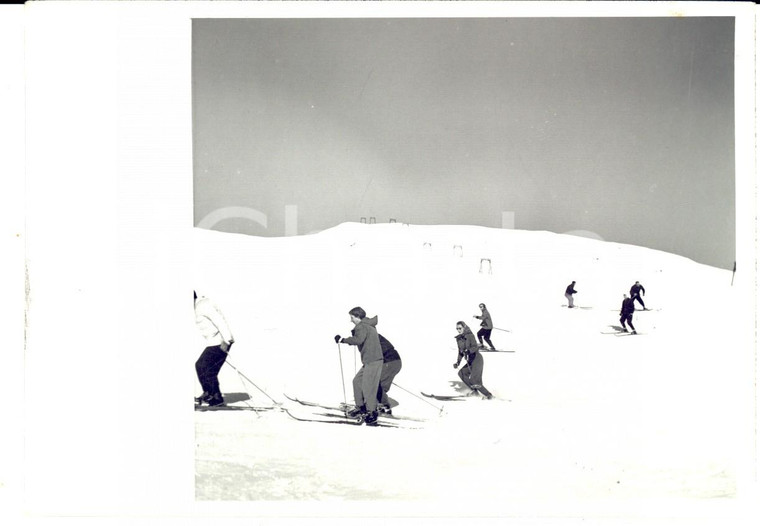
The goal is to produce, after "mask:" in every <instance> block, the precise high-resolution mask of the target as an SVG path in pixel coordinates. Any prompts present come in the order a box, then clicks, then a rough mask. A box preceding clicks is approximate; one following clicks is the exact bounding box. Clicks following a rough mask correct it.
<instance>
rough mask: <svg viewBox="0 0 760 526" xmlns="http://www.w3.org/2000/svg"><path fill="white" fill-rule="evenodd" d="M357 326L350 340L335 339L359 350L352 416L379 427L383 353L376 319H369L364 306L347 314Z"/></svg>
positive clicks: (338, 336)
mask: <svg viewBox="0 0 760 526" xmlns="http://www.w3.org/2000/svg"><path fill="white" fill-rule="evenodd" d="M348 314H349V316H351V322H352V323H353V324H354V325H355V327H354V331H353V332H354V335H353V336H350V337H348V338H341V337H340V335H339V334H338V335H336V336H335V341H336V342H338V343H347V344H349V345H356V346H357V347H359V353H360V354H361V357H362V366H361V368H360V369H359V371H358V372H357V373H356V376H355V377H354V382H353V385H354V402H355V403H356V407H355V408H354V409H353V410H352V411H350V412H349V413H348V414H349V416H360V415H361V416H362V417H363V419H364V423H366V424H367V425H368V426H371V425H377V389H378V387H379V385H380V376H381V374H382V372H383V350H382V348H381V347H380V338H379V337H378V335H377V329H375V325H377V316H375V317H373V318H367V313H366V312H364V309H362V308H361V307H354V308H353V309H351V310H350V311H349V312H348Z"/></svg>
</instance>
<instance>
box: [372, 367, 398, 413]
mask: <svg viewBox="0 0 760 526" xmlns="http://www.w3.org/2000/svg"><path fill="white" fill-rule="evenodd" d="M400 370H401V360H393V361H392V362H385V363H384V364H383V372H382V373H381V375H380V386H379V387H378V388H377V401H378V403H381V404H385V405H388V391H389V390H390V388H391V385H392V384H393V379H394V378H396V375H397V374H398V373H399V371H400Z"/></svg>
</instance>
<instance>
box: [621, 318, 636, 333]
mask: <svg viewBox="0 0 760 526" xmlns="http://www.w3.org/2000/svg"><path fill="white" fill-rule="evenodd" d="M625 322H628V325H630V327H631V330H632V331H635V330H636V327H634V326H633V314H623V315H621V316H620V325H622V326H623V329H625Z"/></svg>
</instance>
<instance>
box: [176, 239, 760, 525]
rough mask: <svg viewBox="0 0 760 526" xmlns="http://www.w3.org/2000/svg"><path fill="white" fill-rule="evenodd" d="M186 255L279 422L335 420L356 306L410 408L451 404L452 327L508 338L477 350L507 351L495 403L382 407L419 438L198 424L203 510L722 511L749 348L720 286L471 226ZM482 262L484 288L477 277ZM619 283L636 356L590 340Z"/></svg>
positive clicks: (226, 384) (612, 309) (675, 271)
mask: <svg viewBox="0 0 760 526" xmlns="http://www.w3.org/2000/svg"><path fill="white" fill-rule="evenodd" d="M194 236H195V238H194V242H195V250H196V269H195V274H196V289H197V291H198V293H199V294H203V295H206V296H208V297H210V298H212V299H213V301H215V302H216V303H217V304H218V305H219V307H220V308H221V309H222V311H223V312H224V313H225V316H226V317H227V320H228V322H229V323H230V325H231V327H232V330H233V333H234V334H235V339H236V342H237V343H236V344H235V346H234V347H233V350H232V353H231V355H230V358H229V360H230V362H231V363H232V364H233V365H234V366H235V367H237V368H238V369H239V370H240V371H242V372H243V373H244V374H245V375H246V376H248V377H249V378H250V379H252V380H253V381H254V382H256V384H257V385H258V387H260V388H261V389H263V390H265V391H266V392H267V393H268V394H269V395H270V396H272V397H273V398H274V399H276V400H278V401H284V397H283V393H287V394H289V395H291V396H298V397H300V398H302V399H306V400H313V401H321V402H323V403H338V402H342V401H343V399H344V386H343V382H345V393H346V396H347V398H348V401H349V402H350V401H351V398H352V395H351V385H350V382H351V378H352V377H353V374H354V371H355V368H356V367H359V366H360V365H361V364H360V363H359V360H358V358H357V355H358V353H356V352H355V348H353V347H349V346H347V345H341V346H337V345H336V344H335V342H334V341H333V336H334V335H335V334H341V335H343V336H347V335H349V333H350V330H351V328H352V325H351V323H350V321H349V317H348V310H349V309H350V308H352V307H354V306H356V305H360V306H362V307H363V308H364V309H365V310H366V311H367V312H368V314H369V315H370V316H374V315H378V316H379V324H378V330H379V332H380V333H381V334H383V335H384V336H386V337H387V338H388V339H389V340H390V341H391V342H393V343H394V345H395V346H396V348H397V349H398V350H399V352H400V354H401V357H402V360H403V369H402V371H401V373H400V374H399V375H398V377H397V378H396V383H397V384H398V386H400V387H402V388H404V389H406V390H408V391H410V392H411V393H415V394H418V393H419V391H421V390H422V391H426V392H430V391H432V392H435V393H441V394H451V393H454V392H455V391H454V388H453V387H452V386H451V382H452V381H454V380H457V376H456V371H455V370H454V369H453V368H452V363H453V362H454V360H455V358H456V351H455V349H456V346H455V342H454V339H453V338H454V335H455V330H454V327H455V324H456V322H457V321H458V320H463V321H465V322H466V323H468V324H469V325H470V327H471V328H472V329H473V332H476V331H477V328H478V320H475V319H473V315H475V314H478V313H479V310H478V308H477V307H478V303H480V302H484V303H486V304H487V306H488V308H489V310H490V312H491V314H492V317H493V321H494V325H495V326H496V327H497V328H500V329H507V330H509V331H511V332H505V331H500V330H494V332H493V335H492V340H493V341H494V343H495V344H496V345H497V347H499V348H504V349H509V350H514V351H515V352H514V353H500V354H494V353H487V354H484V358H485V371H484V384H485V385H486V386H487V387H488V388H489V389H490V390H491V391H492V392H493V393H494V395H495V396H496V397H497V398H498V400H491V401H486V400H479V399H471V400H467V401H465V402H437V401H435V400H433V401H432V402H433V404H435V406H436V407H434V406H433V405H432V404H431V403H430V402H431V401H430V400H428V399H425V400H421V399H419V398H417V397H415V396H413V395H412V394H410V393H409V392H406V391H404V390H403V389H400V388H399V387H393V388H392V390H391V392H390V394H391V396H392V397H393V398H395V399H396V400H397V401H398V402H399V403H400V405H399V406H398V407H397V408H396V409H395V412H396V413H397V414H400V415H403V414H407V415H412V416H417V417H423V418H427V419H429V421H428V422H427V424H426V425H425V426H424V428H423V429H417V430H405V429H404V430H399V429H384V428H375V429H371V428H366V427H363V426H362V427H348V426H330V425H323V424H318V423H314V424H312V423H300V422H296V421H293V420H291V419H289V418H288V417H287V415H285V414H283V413H277V412H268V413H262V414H261V415H260V416H257V415H256V414H254V413H251V412H224V413H222V412H215V413H196V416H195V420H196V442H197V447H196V454H197V456H196V498H197V499H198V500H199V501H206V500H242V501H245V500H254V501H281V500H284V501H299V502H302V501H318V502H331V501H334V500H340V501H347V502H353V501H357V502H359V501H369V500H378V499H380V500H386V501H388V502H398V501H407V502H408V501H413V502H417V503H420V504H425V503H426V504H427V505H429V506H433V507H432V508H424V506H423V508H421V510H425V511H421V512H420V513H433V512H435V513H444V512H445V513H447V514H451V513H457V512H459V513H467V514H472V515H478V514H480V513H486V511H485V510H487V509H488V506H491V505H493V504H494V503H500V504H499V507H498V512H497V513H507V512H508V511H509V510H511V511H513V512H514V511H516V510H518V509H521V510H524V509H530V510H533V511H535V509H536V508H533V507H530V506H529V505H528V504H526V503H542V502H547V500H548V501H552V502H555V503H556V502H566V503H575V504H573V505H572V506H577V503H578V502H586V501H588V502H591V501H593V502H597V503H598V502H606V503H609V502H629V501H632V500H636V499H702V498H714V497H734V496H736V495H737V491H738V489H737V480H738V477H739V474H738V472H739V471H740V470H741V466H740V465H739V464H740V462H741V460H740V458H741V457H740V454H739V452H738V451H739V450H740V439H739V437H740V436H741V434H742V433H743V432H744V431H745V429H744V428H743V427H742V425H743V424H742V422H741V421H740V420H741V417H740V416H739V415H740V414H741V411H736V410H734V409H736V408H737V407H739V406H740V405H741V403H740V400H739V397H740V391H739V387H738V385H739V382H738V381H737V378H747V377H748V376H747V375H746V374H745V373H746V371H744V369H743V368H744V365H745V361H744V358H745V357H746V354H745V353H746V352H747V351H748V349H746V348H743V347H742V345H743V343H742V344H741V345H733V344H732V343H731V342H732V340H731V337H730V336H727V335H733V336H734V337H738V338H740V341H741V342H746V341H747V340H746V339H742V338H743V337H744V335H747V334H748V333H747V327H744V326H742V324H743V321H742V320H745V319H746V318H745V317H743V316H742V315H741V310H742V308H743V307H742V306H741V305H740V304H739V301H738V300H737V298H738V294H737V289H736V288H735V287H731V273H730V272H728V271H725V270H719V269H715V268H712V267H707V266H704V265H700V264H697V263H695V262H693V261H691V260H688V259H685V258H682V257H679V256H675V255H672V254H667V253H663V252H659V251H653V250H649V249H645V248H641V247H634V246H626V245H619V244H615V243H609V242H602V241H597V240H592V239H584V238H579V237H573V236H566V235H558V234H552V233H548V232H526V231H516V230H499V229H489V228H482V227H472V226H415V225H412V226H409V225H403V224H387V225H386V224H378V225H364V224H343V225H340V226H338V227H335V228H333V229H330V230H327V231H324V232H321V233H318V234H314V235H309V236H301V237H292V238H254V237H247V236H240V235H234V234H223V233H218V232H211V231H205V230H196V231H195V232H194ZM459 247H461V250H460V248H459ZM482 259H488V260H490V263H491V267H492V272H490V273H489V272H488V271H487V265H486V269H484V270H483V271H482V272H481V271H479V270H480V269H481V266H482V265H483V264H485V262H482V261H481V260H482ZM572 280H575V281H576V282H577V283H576V290H578V294H577V295H576V305H579V306H582V307H589V308H583V309H573V310H569V309H567V308H565V307H564V306H563V305H564V304H565V303H566V302H565V298H564V289H565V287H566V286H567V284H568V283H570V281H572ZM636 280H639V281H640V282H641V283H642V284H643V285H644V287H646V291H647V293H646V295H645V297H644V299H645V301H646V303H647V306H648V307H651V308H652V309H653V310H651V311H647V312H636V314H635V316H634V324H635V325H636V327H637V329H639V331H640V332H641V334H640V335H638V336H616V335H612V334H603V333H605V332H611V331H612V329H611V326H614V325H618V317H619V316H618V311H619V309H620V303H621V301H622V294H623V293H625V292H627V291H628V289H629V288H630V286H631V285H632V284H633V283H634V281H636ZM188 298H189V292H188ZM749 341H750V342H751V339H750V340H749ZM202 347H203V343H202V341H200V339H199V340H198V352H199V353H200V350H201V349H202ZM194 360H195V356H193V357H188V361H189V362H190V363H192V362H194ZM341 365H342V375H341ZM188 374H194V371H193V370H192V369H191V368H188ZM750 378H751V376H750ZM220 381H221V386H222V390H223V392H224V393H225V394H227V395H228V396H229V395H232V396H239V395H235V393H244V392H246V391H247V392H249V393H250V395H251V397H252V400H251V402H252V403H257V404H266V403H268V399H267V398H266V397H265V396H264V395H262V394H261V393H260V392H259V391H257V389H256V388H253V387H251V386H250V384H248V383H247V382H244V381H243V380H241V378H240V377H239V376H238V374H237V373H236V372H235V371H234V370H233V369H232V368H231V367H227V366H225V367H224V368H223V369H222V372H221V374H220ZM196 389H197V391H196V393H195V394H197V393H198V392H199V391H200V388H199V386H197V384H196ZM188 400H189V393H188ZM439 408H442V409H443V411H442V412H441V411H439ZM463 492H464V494H466V495H467V498H465V499H463ZM477 503H481V504H483V505H486V503H487V504H488V506H486V507H481V506H478V505H477ZM441 504H445V506H443V507H441ZM525 506H528V508H524V507H525ZM296 509H297V508H296ZM365 511H366V510H365ZM344 512H345V510H344ZM639 512H641V510H639ZM357 513H362V512H361V508H358V511H357Z"/></svg>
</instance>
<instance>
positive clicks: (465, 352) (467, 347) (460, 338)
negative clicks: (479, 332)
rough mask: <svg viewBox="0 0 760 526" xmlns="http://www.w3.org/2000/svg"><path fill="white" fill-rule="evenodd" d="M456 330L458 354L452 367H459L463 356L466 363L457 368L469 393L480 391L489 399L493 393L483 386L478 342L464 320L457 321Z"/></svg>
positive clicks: (481, 358) (481, 362) (481, 357)
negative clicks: (469, 390)
mask: <svg viewBox="0 0 760 526" xmlns="http://www.w3.org/2000/svg"><path fill="white" fill-rule="evenodd" d="M457 331H458V332H459V334H457V335H456V341H457V347H458V349H459V354H458V355H457V361H456V363H455V364H454V369H456V368H457V367H459V364H460V363H461V362H462V359H463V358H464V359H465V361H466V364H465V366H464V367H462V368H461V369H460V370H459V378H461V379H462V381H463V382H464V384H465V385H466V386H467V387H469V388H470V389H471V390H472V391H471V392H470V395H474V394H476V393H478V392H480V394H482V395H483V396H485V397H486V398H487V399H489V400H490V399H491V398H492V397H493V395H492V394H491V392H490V391H489V390H488V389H486V388H485V387H483V356H482V355H481V354H480V351H479V350H478V342H477V341H476V340H475V336H474V335H473V334H472V331H471V330H470V328H469V327H468V326H467V324H466V323H465V322H463V321H458V322H457Z"/></svg>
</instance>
